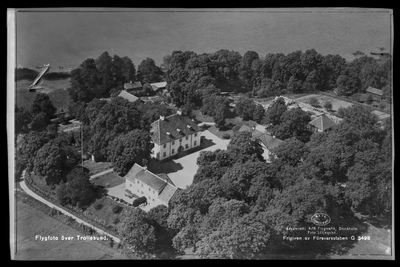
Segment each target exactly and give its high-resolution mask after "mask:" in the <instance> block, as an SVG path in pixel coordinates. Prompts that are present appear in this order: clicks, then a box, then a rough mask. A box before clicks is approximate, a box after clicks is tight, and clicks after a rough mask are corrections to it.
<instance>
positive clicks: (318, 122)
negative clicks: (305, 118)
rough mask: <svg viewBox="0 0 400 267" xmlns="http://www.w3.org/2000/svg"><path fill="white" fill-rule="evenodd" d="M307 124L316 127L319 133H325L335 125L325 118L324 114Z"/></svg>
mask: <svg viewBox="0 0 400 267" xmlns="http://www.w3.org/2000/svg"><path fill="white" fill-rule="evenodd" d="M309 124H311V125H313V126H314V127H317V128H318V129H319V130H321V131H325V130H327V129H329V128H331V127H333V126H335V123H334V122H333V121H332V120H331V119H329V118H328V116H326V115H325V114H322V115H321V116H319V117H317V118H315V119H314V120H312V121H310V122H309Z"/></svg>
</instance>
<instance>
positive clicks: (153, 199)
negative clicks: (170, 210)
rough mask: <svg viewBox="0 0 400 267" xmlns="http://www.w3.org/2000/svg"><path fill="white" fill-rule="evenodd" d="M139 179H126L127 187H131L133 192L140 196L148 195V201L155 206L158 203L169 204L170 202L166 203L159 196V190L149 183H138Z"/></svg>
mask: <svg viewBox="0 0 400 267" xmlns="http://www.w3.org/2000/svg"><path fill="white" fill-rule="evenodd" d="M137 181H138V180H136V179H135V183H133V182H131V181H130V180H128V179H126V182H125V186H126V188H127V189H129V190H130V191H131V192H132V193H133V194H135V195H137V196H139V197H143V196H144V197H146V199H147V202H148V203H149V204H150V205H151V206H154V207H155V206H157V205H165V206H168V203H165V202H163V201H161V200H160V199H159V198H158V192H157V191H156V190H154V189H152V188H151V187H149V186H148V185H147V184H145V183H143V182H142V181H139V183H137ZM142 185H143V186H142ZM149 189H150V190H149ZM142 192H143V193H142Z"/></svg>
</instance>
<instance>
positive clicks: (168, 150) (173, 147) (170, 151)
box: [152, 132, 201, 160]
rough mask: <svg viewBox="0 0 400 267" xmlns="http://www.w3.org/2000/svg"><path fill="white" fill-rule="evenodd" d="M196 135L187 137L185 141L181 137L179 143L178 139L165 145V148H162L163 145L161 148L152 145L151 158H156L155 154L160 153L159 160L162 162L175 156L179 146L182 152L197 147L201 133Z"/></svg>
mask: <svg viewBox="0 0 400 267" xmlns="http://www.w3.org/2000/svg"><path fill="white" fill-rule="evenodd" d="M196 134H197V136H195V134H191V135H188V136H187V137H188V139H187V140H186V136H183V137H182V138H181V140H182V141H181V142H180V141H179V139H177V140H174V141H171V142H169V143H166V144H165V148H164V144H163V145H161V146H160V145H157V144H154V148H153V154H152V155H153V157H154V158H156V157H157V153H158V152H159V153H160V157H159V160H163V159H166V158H168V157H171V156H174V155H176V154H177V153H178V149H179V147H180V146H183V151H185V150H188V149H191V148H193V147H197V146H199V145H200V138H201V132H197V133H196ZM195 142H196V145H194V143H195ZM186 145H188V147H187V148H186ZM164 152H165V156H164Z"/></svg>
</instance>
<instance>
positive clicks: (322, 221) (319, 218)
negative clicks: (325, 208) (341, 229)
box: [311, 212, 331, 226]
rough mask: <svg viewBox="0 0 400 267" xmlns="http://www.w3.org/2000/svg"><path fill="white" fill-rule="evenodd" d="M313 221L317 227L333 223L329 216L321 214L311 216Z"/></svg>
mask: <svg viewBox="0 0 400 267" xmlns="http://www.w3.org/2000/svg"><path fill="white" fill-rule="evenodd" d="M311 221H312V222H313V223H314V224H315V225H317V226H325V225H327V224H329V223H330V222H331V217H329V215H328V214H325V213H322V212H319V213H315V214H314V215H313V216H311Z"/></svg>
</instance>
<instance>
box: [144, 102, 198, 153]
mask: <svg viewBox="0 0 400 267" xmlns="http://www.w3.org/2000/svg"><path fill="white" fill-rule="evenodd" d="M150 133H151V140H152V142H153V143H154V148H153V151H152V156H153V157H154V158H156V159H158V160H163V159H166V158H169V157H171V156H174V155H176V154H178V153H179V152H181V151H186V150H188V149H191V148H194V147H198V146H200V140H201V139H200V137H201V131H200V129H199V127H198V126H197V124H196V123H195V122H194V121H193V120H191V119H190V118H188V117H186V116H184V115H183V114H182V111H180V110H178V111H177V113H176V114H173V115H171V116H167V117H163V116H160V118H159V119H158V120H156V121H155V122H153V123H152V124H151V130H150Z"/></svg>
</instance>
